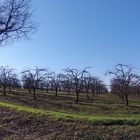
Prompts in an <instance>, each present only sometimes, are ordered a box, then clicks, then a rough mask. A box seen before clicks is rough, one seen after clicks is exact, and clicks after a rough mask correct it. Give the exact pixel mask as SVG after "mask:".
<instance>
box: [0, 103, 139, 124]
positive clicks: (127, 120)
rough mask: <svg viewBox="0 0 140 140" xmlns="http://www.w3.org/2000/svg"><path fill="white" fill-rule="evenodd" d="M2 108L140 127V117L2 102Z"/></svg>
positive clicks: (0, 104) (56, 117) (67, 118)
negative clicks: (84, 112) (66, 110)
mask: <svg viewBox="0 0 140 140" xmlns="http://www.w3.org/2000/svg"><path fill="white" fill-rule="evenodd" d="M0 106H1V107H8V108H11V109H15V110H18V111H22V112H26V113H31V114H36V115H47V116H49V117H53V118H55V119H59V120H78V121H84V122H85V121H86V122H89V123H92V124H95V125H140V115H135V116H134V115H127V116H126V115H124V116H121V117H118V116H117V117H115V116H109V115H94V116H92V115H85V114H81V113H69V112H67V113H66V112H59V111H53V110H47V109H39V108H33V107H28V106H23V105H19V104H15V103H12V102H6V101H0Z"/></svg>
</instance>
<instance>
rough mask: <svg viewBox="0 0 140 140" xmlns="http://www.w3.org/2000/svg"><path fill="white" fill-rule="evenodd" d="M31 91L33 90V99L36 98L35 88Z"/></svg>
mask: <svg viewBox="0 0 140 140" xmlns="http://www.w3.org/2000/svg"><path fill="white" fill-rule="evenodd" d="M33 91H34V99H36V90H35V88H34V89H33Z"/></svg>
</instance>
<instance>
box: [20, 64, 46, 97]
mask: <svg viewBox="0 0 140 140" xmlns="http://www.w3.org/2000/svg"><path fill="white" fill-rule="evenodd" d="M22 74H23V75H22V81H23V83H24V87H28V88H29V91H30V92H31V90H33V93H34V99H36V89H38V88H39V86H40V84H41V83H42V81H45V79H46V76H47V69H39V68H38V67H36V68H35V69H27V70H25V71H23V72H22Z"/></svg>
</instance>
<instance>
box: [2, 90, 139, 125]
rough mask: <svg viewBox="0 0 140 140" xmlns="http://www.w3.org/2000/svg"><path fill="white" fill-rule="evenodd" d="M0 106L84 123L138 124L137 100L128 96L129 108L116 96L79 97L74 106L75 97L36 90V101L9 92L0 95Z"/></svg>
mask: <svg viewBox="0 0 140 140" xmlns="http://www.w3.org/2000/svg"><path fill="white" fill-rule="evenodd" d="M0 106H5V107H9V108H13V109H16V110H19V111H23V112H27V113H33V114H37V115H38V114H40V115H47V116H50V117H53V118H56V119H62V120H79V121H87V122H90V123H93V124H107V125H109V124H110V125H113V124H131V125H138V124H140V97H129V106H128V107H127V106H126V105H125V103H124V102H122V101H121V99H119V98H118V97H117V96H113V95H110V94H102V95H96V96H94V97H93V96H92V95H90V100H87V99H86V94H83V93H81V94H80V102H79V104H75V94H74V93H71V94H70V95H68V94H67V93H64V92H59V93H58V97H55V93H54V92H52V91H51V92H49V93H46V92H45V91H37V100H34V99H33V95H31V94H29V93H28V91H27V90H15V91H13V92H12V93H10V92H8V93H7V96H5V97H4V96H2V95H1V96H0Z"/></svg>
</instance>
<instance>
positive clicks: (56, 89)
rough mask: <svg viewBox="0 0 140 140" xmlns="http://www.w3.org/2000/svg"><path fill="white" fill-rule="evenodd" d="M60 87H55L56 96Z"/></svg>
mask: <svg viewBox="0 0 140 140" xmlns="http://www.w3.org/2000/svg"><path fill="white" fill-rule="evenodd" d="M57 93H58V88H55V96H58V94H57Z"/></svg>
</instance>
